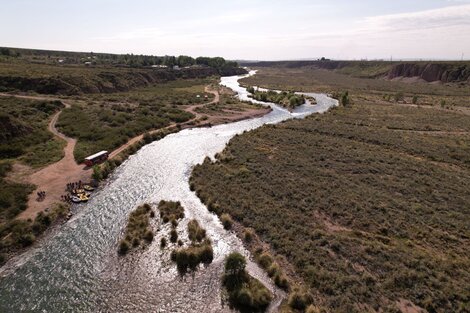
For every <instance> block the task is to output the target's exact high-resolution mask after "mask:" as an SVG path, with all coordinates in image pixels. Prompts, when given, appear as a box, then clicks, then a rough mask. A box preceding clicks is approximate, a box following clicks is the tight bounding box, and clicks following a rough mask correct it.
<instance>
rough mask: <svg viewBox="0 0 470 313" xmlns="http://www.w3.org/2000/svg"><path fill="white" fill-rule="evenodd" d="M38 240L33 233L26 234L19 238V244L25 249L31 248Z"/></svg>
mask: <svg viewBox="0 0 470 313" xmlns="http://www.w3.org/2000/svg"><path fill="white" fill-rule="evenodd" d="M35 240H36V237H34V235H33V234H31V233H25V234H22V235H21V236H20V238H19V243H20V244H21V245H22V246H23V247H27V246H30V245H32V244H33V242H34V241H35Z"/></svg>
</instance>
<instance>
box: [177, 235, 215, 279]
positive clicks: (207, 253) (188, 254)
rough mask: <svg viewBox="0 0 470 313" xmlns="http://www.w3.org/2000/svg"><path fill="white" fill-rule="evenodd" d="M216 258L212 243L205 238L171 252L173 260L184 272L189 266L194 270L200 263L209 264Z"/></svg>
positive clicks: (179, 269)
mask: <svg viewBox="0 0 470 313" xmlns="http://www.w3.org/2000/svg"><path fill="white" fill-rule="evenodd" d="M213 258H214V252H213V250H212V243H211V241H210V240H205V241H204V242H203V243H201V244H195V245H192V246H190V247H188V248H179V249H176V250H173V251H172V253H171V260H172V261H173V262H176V265H177V267H178V271H180V272H182V273H184V272H186V271H187V270H188V268H190V269H192V270H194V269H196V267H197V266H198V265H199V264H200V263H205V264H209V263H211V262H212V260H213Z"/></svg>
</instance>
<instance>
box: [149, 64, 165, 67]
mask: <svg viewBox="0 0 470 313" xmlns="http://www.w3.org/2000/svg"><path fill="white" fill-rule="evenodd" d="M151 67H152V68H168V66H166V65H161V64H160V65H157V64H155V65H152V66H151Z"/></svg>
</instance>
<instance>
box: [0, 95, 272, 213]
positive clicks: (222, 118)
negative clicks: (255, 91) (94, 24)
mask: <svg viewBox="0 0 470 313" xmlns="http://www.w3.org/2000/svg"><path fill="white" fill-rule="evenodd" d="M205 92H206V93H211V94H213V95H214V99H213V100H211V101H209V102H204V103H201V104H196V105H191V106H189V107H187V108H185V109H184V110H185V111H186V112H189V113H192V114H193V115H194V118H193V119H191V120H189V121H187V122H185V123H181V124H180V125H181V126H183V127H185V126H186V127H189V124H190V123H192V122H194V121H196V120H198V119H200V118H201V117H202V116H203V115H204V116H207V115H206V114H201V113H198V112H196V109H197V108H202V107H204V106H207V105H211V104H215V103H218V102H219V101H220V94H219V92H218V91H217V90H213V89H211V87H210V86H206V87H205ZM0 96H3V97H15V98H20V99H30V100H40V101H54V100H58V101H61V102H62V103H63V104H64V105H65V107H66V108H70V106H71V104H70V101H75V100H64V99H60V98H56V97H50V96H30V95H13V94H8V93H0ZM77 102H80V101H77ZM269 111H270V110H269V109H250V110H246V111H242V112H225V113H232V114H231V115H223V114H220V115H212V116H211V115H209V116H208V118H207V119H206V120H204V124H201V125H215V124H221V123H228V122H235V121H239V120H243V119H248V118H254V117H259V116H262V115H264V114H266V113H268V112H269ZM61 112H62V111H59V112H57V113H55V114H54V115H53V116H52V119H51V121H50V122H49V125H48V130H49V131H50V132H51V133H53V134H54V135H55V136H56V137H58V138H60V139H62V140H64V141H65V142H66V143H67V145H66V146H65V148H64V157H63V158H62V159H61V160H60V161H58V162H56V163H54V164H51V165H48V166H46V167H44V168H42V169H40V170H39V171H36V172H34V173H32V174H30V175H23V176H24V177H23V179H21V180H22V182H25V183H30V184H34V185H36V186H37V189H36V190H35V191H34V192H33V193H32V194H31V195H30V196H29V199H28V207H27V209H26V210H25V211H23V212H22V213H21V214H20V215H19V216H18V217H19V218H21V219H28V218H31V219H34V218H35V217H36V215H37V213H39V212H41V211H43V210H45V209H46V208H50V207H51V206H52V205H53V204H55V203H59V202H60V201H61V199H60V197H61V196H62V195H64V194H66V192H65V187H66V185H67V183H69V182H77V181H79V180H81V181H89V180H90V177H91V174H92V169H90V168H87V167H85V166H84V165H83V164H81V165H80V164H77V163H76V162H75V158H74V156H73V151H74V149H75V145H76V143H77V140H76V139H74V138H69V137H67V136H66V135H64V134H62V133H60V132H59V131H58V130H57V128H56V123H57V120H58V119H59V116H60V113H61ZM176 125H177V124H176V123H172V124H170V125H169V126H167V127H165V128H159V129H155V130H152V131H150V132H149V133H151V134H152V133H155V132H158V131H161V130H164V129H169V128H172V127H175V126H176ZM201 125H199V126H201ZM143 137H144V134H141V135H139V136H136V137H133V138H131V139H130V140H129V141H127V142H126V143H125V144H123V145H121V146H120V147H118V148H117V149H115V150H114V151H112V152H111V153H110V154H109V158H110V159H112V158H115V157H116V156H118V155H119V154H120V153H121V152H123V151H124V150H126V149H127V148H128V147H130V146H131V145H133V144H134V143H137V142H138V141H140V140H142V139H143ZM16 168H19V169H20V170H21V171H22V172H25V169H23V167H22V166H20V165H19V164H18V166H16ZM28 174H29V173H28ZM38 191H45V192H46V197H45V199H44V200H42V201H37V192H38Z"/></svg>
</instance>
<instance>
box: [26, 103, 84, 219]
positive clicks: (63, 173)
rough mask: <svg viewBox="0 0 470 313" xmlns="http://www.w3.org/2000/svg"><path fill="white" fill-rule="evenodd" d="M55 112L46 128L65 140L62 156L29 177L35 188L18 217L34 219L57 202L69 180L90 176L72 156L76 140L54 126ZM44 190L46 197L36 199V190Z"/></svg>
mask: <svg viewBox="0 0 470 313" xmlns="http://www.w3.org/2000/svg"><path fill="white" fill-rule="evenodd" d="M62 102H63V103H64V105H65V107H66V108H69V107H70V104H69V103H66V102H64V101H62ZM61 112H62V111H59V112H57V113H56V114H54V116H53V117H52V119H51V121H50V122H49V126H48V130H49V131H50V132H51V133H53V134H54V135H55V136H56V137H58V138H60V139H62V140H65V142H66V143H67V145H66V146H65V148H64V157H63V158H62V159H61V160H60V161H58V162H56V163H53V164H51V165H49V166H46V167H44V168H43V169H41V170H39V171H37V172H35V173H33V174H32V175H31V176H30V177H29V182H30V183H31V184H34V185H36V186H37V189H36V190H35V191H34V192H33V193H32V194H30V195H29V199H28V207H27V209H26V210H25V211H23V212H22V213H21V214H20V215H19V216H18V217H19V218H22V219H28V218H31V219H34V218H35V217H36V215H37V213H39V212H41V211H43V210H44V209H46V208H50V207H51V206H52V205H53V204H55V203H59V202H60V201H61V200H60V197H61V196H62V195H64V194H65V193H66V192H65V187H66V185H67V183H69V182H76V181H79V180H81V181H88V180H89V179H90V177H91V173H92V170H91V169H89V168H86V167H85V166H84V165H83V164H81V165H80V164H77V163H76V162H75V158H74V156H73V151H74V149H75V145H76V143H77V140H76V139H74V138H70V137H67V136H65V135H64V134H62V133H60V132H59V131H58V130H57V128H56V123H57V120H58V119H59V116H60V113H61ZM38 191H45V192H46V197H45V198H44V200H42V201H38V200H37V192H38Z"/></svg>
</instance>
